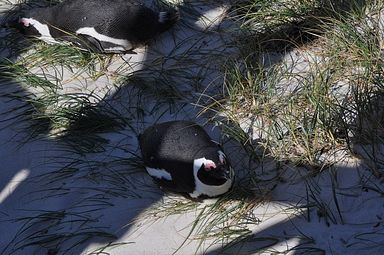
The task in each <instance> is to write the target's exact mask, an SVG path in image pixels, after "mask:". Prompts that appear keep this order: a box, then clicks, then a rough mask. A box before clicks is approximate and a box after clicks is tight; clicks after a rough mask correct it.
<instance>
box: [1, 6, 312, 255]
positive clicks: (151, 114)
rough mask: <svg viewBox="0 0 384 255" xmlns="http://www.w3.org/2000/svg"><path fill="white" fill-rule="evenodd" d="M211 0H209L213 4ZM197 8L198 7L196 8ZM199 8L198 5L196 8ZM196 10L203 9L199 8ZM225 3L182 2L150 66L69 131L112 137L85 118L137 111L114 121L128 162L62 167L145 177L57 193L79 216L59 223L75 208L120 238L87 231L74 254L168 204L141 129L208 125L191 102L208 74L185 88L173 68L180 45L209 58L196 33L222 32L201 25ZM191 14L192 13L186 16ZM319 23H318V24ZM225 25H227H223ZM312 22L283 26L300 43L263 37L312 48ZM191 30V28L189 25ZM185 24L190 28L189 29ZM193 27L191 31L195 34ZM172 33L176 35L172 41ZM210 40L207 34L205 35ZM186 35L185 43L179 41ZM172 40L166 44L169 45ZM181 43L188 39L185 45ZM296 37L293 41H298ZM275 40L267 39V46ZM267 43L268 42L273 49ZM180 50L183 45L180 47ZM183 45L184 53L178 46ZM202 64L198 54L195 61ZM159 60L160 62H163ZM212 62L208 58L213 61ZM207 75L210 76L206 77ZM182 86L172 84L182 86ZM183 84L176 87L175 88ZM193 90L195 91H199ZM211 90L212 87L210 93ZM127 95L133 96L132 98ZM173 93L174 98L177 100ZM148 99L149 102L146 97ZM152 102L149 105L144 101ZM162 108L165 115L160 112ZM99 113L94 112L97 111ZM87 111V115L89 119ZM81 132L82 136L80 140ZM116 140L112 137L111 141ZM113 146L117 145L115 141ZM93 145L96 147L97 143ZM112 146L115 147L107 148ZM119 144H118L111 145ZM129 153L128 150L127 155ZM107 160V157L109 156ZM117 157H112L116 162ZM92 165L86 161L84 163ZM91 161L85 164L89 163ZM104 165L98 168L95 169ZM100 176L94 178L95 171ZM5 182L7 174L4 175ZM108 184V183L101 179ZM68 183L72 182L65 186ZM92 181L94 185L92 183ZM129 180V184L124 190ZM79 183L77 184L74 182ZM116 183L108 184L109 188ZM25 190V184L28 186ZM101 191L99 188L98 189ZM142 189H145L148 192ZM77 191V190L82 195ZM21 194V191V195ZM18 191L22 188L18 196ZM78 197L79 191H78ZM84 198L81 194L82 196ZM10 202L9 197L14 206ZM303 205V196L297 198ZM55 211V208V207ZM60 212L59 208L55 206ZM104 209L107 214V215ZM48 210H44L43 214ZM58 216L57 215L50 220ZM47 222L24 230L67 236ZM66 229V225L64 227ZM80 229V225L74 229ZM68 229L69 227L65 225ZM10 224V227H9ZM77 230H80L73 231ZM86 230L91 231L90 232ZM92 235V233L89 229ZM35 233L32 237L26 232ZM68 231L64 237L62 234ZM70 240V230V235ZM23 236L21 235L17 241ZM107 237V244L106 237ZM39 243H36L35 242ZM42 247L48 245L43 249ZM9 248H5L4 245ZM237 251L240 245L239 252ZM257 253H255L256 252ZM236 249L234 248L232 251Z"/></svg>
mask: <svg viewBox="0 0 384 255" xmlns="http://www.w3.org/2000/svg"><path fill="white" fill-rule="evenodd" d="M205 3H206V1H205ZM195 5H196V6H195ZM192 7H193V8H192ZM195 7H196V8H195ZM219 7H220V3H218V2H216V1H209V5H208V7H204V8H202V9H200V7H198V3H195V2H194V1H185V2H184V4H183V5H181V6H179V11H180V14H181V20H180V22H179V24H176V25H175V27H174V28H173V29H171V30H172V31H169V32H165V33H164V34H163V35H161V36H159V37H158V38H157V39H156V40H155V41H154V42H152V43H151V44H150V45H149V46H147V52H148V53H147V55H146V57H145V59H144V60H143V63H142V66H143V67H144V68H143V70H141V71H139V72H136V73H133V74H131V75H129V76H128V77H126V81H125V82H124V84H123V85H122V86H120V87H119V88H118V89H117V91H116V92H114V93H112V94H111V95H108V96H106V97H105V98H103V100H102V101H101V102H100V103H98V104H97V105H96V106H91V108H88V109H85V110H84V114H83V115H82V116H83V117H81V118H79V119H77V120H76V121H74V122H73V123H72V125H71V126H70V127H69V129H68V131H66V132H67V133H66V135H65V137H64V138H63V141H64V142H69V143H70V145H71V146H72V147H76V146H77V144H76V139H77V138H80V137H82V136H83V135H84V134H86V133H89V134H90V137H91V139H90V140H92V139H93V138H94V137H95V136H99V137H102V138H103V137H105V136H106V135H105V134H100V133H103V132H106V129H105V128H103V127H101V128H100V129H87V127H89V125H86V124H85V123H87V122H88V123H89V121H90V119H95V118H97V116H100V112H102V113H105V114H106V118H107V117H110V115H109V114H110V112H111V111H114V112H118V114H119V115H123V116H129V118H126V119H127V120H126V121H123V122H120V121H116V122H112V124H111V125H112V126H114V128H116V129H117V130H118V132H119V133H121V134H122V135H121V136H120V137H119V139H120V138H121V139H122V140H123V141H125V142H126V143H127V146H126V147H125V148H126V150H125V151H124V149H123V150H120V151H119V152H117V153H116V154H117V156H116V158H117V157H119V158H121V161H119V162H120V163H121V164H120V166H118V167H117V168H109V165H108V164H105V165H104V166H108V167H105V168H103V167H100V165H96V166H95V167H93V165H92V161H93V160H94V161H100V159H99V158H98V156H94V155H93V153H90V154H91V155H86V156H87V160H84V161H81V162H80V163H81V164H79V165H76V163H78V162H79V160H78V158H76V157H74V158H73V161H76V163H74V162H71V160H69V161H70V162H67V161H66V162H65V164H66V166H65V167H62V166H60V168H61V169H65V170H66V171H69V170H70V168H71V167H72V168H76V167H78V168H80V167H83V168H84V169H85V172H87V173H86V175H89V176H92V177H93V178H95V182H100V180H102V179H97V176H98V175H102V174H105V172H103V171H105V170H106V169H108V170H111V172H114V173H116V174H117V175H119V176H120V175H124V174H129V176H130V174H131V173H130V172H129V171H127V170H126V169H127V168H129V169H131V168H132V169H137V168H139V169H141V170H142V171H141V170H140V171H141V172H139V173H138V174H137V175H135V176H133V177H132V179H135V181H134V182H132V181H131V180H128V179H130V178H131V177H129V178H123V177H122V179H119V181H118V182H117V183H115V184H116V186H117V187H119V188H122V189H121V190H120V192H112V191H114V190H115V189H111V190H112V191H108V190H107V189H104V190H103V189H101V188H100V187H99V186H97V185H96V187H97V188H100V189H98V192H94V194H86V195H84V192H83V190H82V189H78V188H76V189H74V191H72V194H66V195H62V196H52V197H50V199H53V200H54V201H55V202H56V203H59V204H61V206H60V207H58V208H56V211H67V212H71V213H72V214H71V215H70V214H68V215H66V214H63V216H62V218H60V221H58V220H57V219H55V220H54V223H55V224H57V223H58V224H63V222H65V221H66V220H68V217H75V216H74V215H75V212H77V213H78V214H79V215H81V214H83V215H87V217H88V218H87V220H88V222H87V223H86V225H87V226H88V227H89V228H90V229H97V228H102V227H103V226H108V229H107V231H106V232H108V233H113V234H114V235H113V236H112V235H111V236H107V235H103V233H104V232H102V231H100V232H97V231H95V234H94V235H88V236H87V235H85V237H87V238H88V239H86V240H85V241H82V242H80V243H79V244H78V245H77V246H76V248H75V249H73V250H69V251H67V253H73V254H80V253H82V252H85V251H86V246H87V245H89V243H94V242H99V243H106V242H111V243H113V242H114V241H116V240H119V239H120V238H122V237H123V236H124V235H125V234H126V233H127V232H129V231H130V230H131V227H130V224H131V222H132V221H134V220H135V219H136V218H137V216H138V215H139V214H140V213H142V212H143V211H145V210H146V209H147V208H149V207H150V206H151V205H153V204H155V203H156V202H159V201H161V199H162V193H161V192H158V191H157V189H156V187H155V186H154V185H153V184H151V180H150V179H149V177H147V176H146V174H144V171H145V170H144V168H143V167H142V162H141V161H140V153H139V151H138V146H137V140H136V136H137V135H138V134H139V133H141V132H142V131H143V130H144V128H145V127H147V126H149V125H151V124H153V123H156V122H161V121H163V120H169V119H172V120H175V119H189V120H194V121H197V122H200V123H201V124H203V123H204V119H202V118H200V119H196V118H195V116H196V114H197V113H198V111H199V110H198V109H197V108H195V107H193V106H191V105H190V104H189V103H190V102H188V100H189V99H193V97H192V93H193V91H194V90H193V89H195V88H197V89H199V83H201V82H202V81H203V80H204V77H197V76H198V75H196V77H197V78H196V81H197V82H196V84H192V85H190V86H189V87H187V88H185V87H183V86H180V83H183V82H184V81H183V80H181V81H179V82H178V81H177V79H176V80H175V79H171V78H172V77H169V76H170V75H171V74H172V73H171V72H170V71H172V70H173V68H172V67H174V66H177V65H178V63H179V62H178V61H181V60H183V59H176V58H175V57H174V55H177V54H181V55H182V52H183V50H182V49H181V47H180V46H183V47H186V48H190V49H193V52H194V53H196V55H195V56H196V57H197V58H202V57H203V55H199V54H198V53H199V51H204V50H205V49H204V47H203V46H206V45H207V44H210V41H207V40H205V39H202V38H200V39H199V38H195V37H194V36H193V35H194V34H196V33H201V34H202V35H203V34H209V35H213V36H218V34H216V33H215V32H212V31H209V30H207V31H204V29H202V28H201V26H198V25H196V22H197V21H199V20H200V19H201V17H202V16H203V14H204V13H208V12H209V11H211V10H215V9H216V8H219ZM186 17H188V18H186ZM311 24H313V22H311ZM217 26H220V22H219V25H217ZM305 27H306V25H305V22H304V23H299V24H297V23H294V24H288V25H287V27H285V28H282V31H289V29H292V34H295V35H296V36H295V38H296V42H295V43H293V44H292V43H288V45H287V43H283V42H284V41H286V40H285V39H284V40H281V33H275V34H274V35H270V34H268V33H264V34H258V35H257V36H259V37H260V36H265V37H266V38H269V39H268V40H266V42H270V41H279V42H280V41H281V42H282V44H281V45H277V46H274V47H275V48H273V49H270V50H271V51H272V50H280V52H285V51H288V50H291V49H293V48H295V47H298V45H301V46H304V45H305V44H307V43H310V42H311V40H313V39H314V38H311V37H310V36H308V38H305V39H303V36H302V29H303V28H305ZM185 28H188V29H185ZM184 29H185V30H184ZM188 31H189V32H188ZM288 34H289V36H288V37H292V34H291V32H290V33H288ZM178 36H179V37H181V39H178V38H177V37H178ZM166 38H168V39H169V40H166ZM205 38H207V37H205ZM178 40H179V41H178ZM165 41H166V42H165ZM180 41H181V42H180ZM291 41H292V40H291ZM266 45H267V43H266ZM265 47H266V46H265ZM268 47H270V44H269V43H268ZM175 48H176V49H175ZM178 50H179V51H178ZM159 60H160V64H158V62H157V61H159ZM192 60H194V61H195V59H192ZM192 60H187V62H190V61H192ZM280 60H281V58H280V57H278V58H277V59H274V60H273V61H272V62H273V63H276V62H278V61H280ZM156 63H157V64H156ZM205 64H206V63H205ZM192 70H193V71H196V72H197V73H198V71H199V68H196V67H192ZM207 76H208V79H209V78H211V79H213V77H214V73H213V74H211V73H209V74H208V75H207ZM205 78H206V77H205ZM176 82H177V84H172V83H176ZM12 86H14V87H15V88H17V89H15V91H18V90H20V88H21V87H19V86H17V83H14V84H13V85H12ZM175 86H176V87H175ZM191 88H193V89H191ZM209 89H211V90H215V87H212V86H210V87H209ZM205 92H206V93H208V92H207V90H205ZM164 95H168V96H169V97H168V98H167V99H166V100H164ZM127 98H128V99H129V100H127ZM169 98H170V99H169ZM143 101H144V102H143ZM143 103H144V104H143ZM155 112H157V113H155ZM93 114H94V115H93ZM84 116H85V117H84ZM127 127H129V128H128V129H129V130H128V131H127V132H125V131H124V130H126V129H127ZM75 137H76V139H74V138H75ZM114 139H115V138H110V137H107V138H106V139H102V142H101V147H103V146H105V144H108V143H113V141H114ZM111 141H112V142H111ZM112 145H113V144H112ZM92 146H93V145H92ZM107 147H108V146H107ZM111 147H113V146H111ZM109 152H110V151H109V150H108V149H103V150H102V151H101V154H103V153H105V154H104V157H103V158H104V159H105V160H106V161H108V159H107V157H108V153H109ZM124 152H125V153H124ZM127 152H129V153H128V154H129V155H132V156H128V157H132V158H134V159H136V160H132V161H130V160H126V159H125V158H127ZM101 161H102V160H101ZM108 162H109V161H108ZM83 163H84V164H83ZM82 164H83V165H82ZM95 168H98V169H95ZM50 170H51V171H52V172H55V169H50ZM56 174H57V175H58V176H59V175H60V174H63V172H60V171H57V173H56ZM93 175H94V176H93ZM106 175H107V176H111V175H109V174H106ZM74 177H76V178H77V177H82V178H84V175H81V174H78V175H75V176H73V175H68V177H65V176H64V177H60V178H57V180H55V181H52V182H51V183H50V185H51V186H55V185H57V184H58V183H62V184H63V183H66V184H65V185H69V184H68V183H71V182H73V183H76V180H73V179H74ZM2 179H3V177H2ZM10 179H11V177H8V178H7V180H6V181H5V182H2V183H4V185H5V184H6V183H7V182H8V181H9V180H10ZM113 181H117V179H116V178H115V176H113V178H112V182H111V183H113ZM27 182H28V179H27V180H25V181H24V182H23V183H22V184H21V186H22V185H27ZM98 184H100V183H98ZM65 185H64V187H65ZM87 185H89V184H87ZM124 185H126V186H127V187H124ZM74 186H75V185H74ZM107 186H108V185H107ZM18 189H20V190H23V188H18ZM24 189H25V188H24ZM95 190H96V189H95ZM132 190H136V191H137V190H140V192H139V193H141V194H134V196H133V197H134V198H133V199H131V198H129V197H130V195H131V192H132ZM141 190H143V191H142V192H141ZM76 191H77V192H76ZM16 193H17V192H16ZM16 193H14V195H11V196H14V197H15V198H16V197H17V196H16ZM74 194H75V195H74ZM74 196H76V197H74ZM89 199H94V201H101V202H103V203H105V205H106V204H109V205H112V206H107V205H106V206H105V207H103V208H97V210H96V209H95V211H96V212H95V214H92V213H90V211H92V209H89V207H90V205H89V204H87V202H88V201H89ZM238 199H239V200H241V199H243V198H242V197H239V198H238ZM6 202H7V200H5V202H3V203H6ZM75 202H77V203H78V207H73V204H74V203H75ZM292 202H296V201H292ZM81 206H83V207H84V208H86V210H84V211H76V210H78V208H79V207H81ZM42 208H47V207H46V206H43V207H42ZM47 211H48V209H47ZM52 211H53V210H52ZM100 212H101V213H100ZM40 215H42V214H40ZM50 220H52V218H50ZM295 220H297V221H301V219H299V218H297V219H296V218H295V219H293V220H292V221H295ZM292 221H289V222H284V223H279V224H274V225H272V226H271V227H269V228H267V229H265V230H262V231H260V232H257V233H255V234H252V235H249V236H248V237H247V238H246V239H244V242H240V243H238V244H233V246H232V248H233V249H234V250H236V249H239V248H241V247H243V246H244V243H246V244H247V245H249V250H248V251H241V252H237V253H239V254H252V253H255V252H258V251H262V250H263V249H265V248H267V247H271V246H272V245H274V244H275V243H276V239H274V238H275V237H273V238H271V239H270V240H267V241H265V240H263V241H262V243H260V242H258V241H260V240H259V239H258V237H259V236H260V237H264V236H270V235H274V234H275V233H281V232H284V230H285V229H287V228H290V227H292V224H291V223H292ZM78 222H79V223H76V221H71V224H72V225H73V226H79V228H80V225H81V224H83V223H84V221H80V220H79V221H78ZM41 223H44V224H45V223H46V222H44V221H41V222H39V221H36V222H33V224H30V225H29V228H28V231H25V232H24V233H23V235H27V234H28V233H35V234H36V233H37V234H40V235H41V236H42V237H44V235H43V233H45V232H44V231H49V232H53V233H54V232H55V231H56V233H60V229H56V228H55V226H54V224H50V225H49V226H48V227H47V228H41ZM63 226H65V225H63ZM73 226H72V227H73ZM65 227H67V226H65ZM1 229H5V228H1ZM72 230H73V229H72ZM82 230H84V229H82ZM84 232H85V231H84ZM25 233H27V234H25ZM21 236H22V235H20V236H19V237H18V238H21ZM58 236H60V235H58ZM62 237H64V235H62ZM17 240H18V241H20V240H21V239H17ZM106 240H107V241H106ZM65 242H66V241H65V239H64V238H62V239H58V240H53V241H50V240H46V241H45V240H43V239H40V243H39V242H37V243H35V245H37V246H38V248H39V250H38V251H41V249H43V250H44V251H46V252H47V253H48V254H61V253H63V251H62V250H61V246H63V245H65ZM32 245H34V244H31V246H32ZM39 245H40V247H39ZM10 249H11V248H10V246H7V247H6V249H3V250H2V251H3V252H4V254H7V253H9V251H10ZM127 249H129V246H127ZM0 251H1V250H0ZM232 251H233V250H232ZM251 251H252V252H251ZM222 252H223V251H222V250H221V249H217V250H214V251H209V252H208V253H206V254H224V253H222ZM20 254H22V253H20ZM228 254H233V253H228ZM294 254H300V253H296V252H295V253H294Z"/></svg>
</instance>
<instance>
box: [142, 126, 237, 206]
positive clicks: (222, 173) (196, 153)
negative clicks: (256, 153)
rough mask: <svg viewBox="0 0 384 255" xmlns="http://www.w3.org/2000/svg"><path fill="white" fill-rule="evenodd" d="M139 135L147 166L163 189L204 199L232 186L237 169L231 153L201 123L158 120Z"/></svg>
mask: <svg viewBox="0 0 384 255" xmlns="http://www.w3.org/2000/svg"><path fill="white" fill-rule="evenodd" d="M138 139H139V145H140V149H141V155H142V158H143V161H144V165H145V168H146V170H147V172H148V174H149V175H150V176H151V177H152V178H153V179H154V180H155V182H156V183H157V184H158V185H159V186H160V187H161V188H162V189H163V190H165V191H170V192H175V193H181V194H186V195H187V196H188V197H190V198H192V199H201V198H206V197H208V198H211V197H217V196H219V195H222V194H224V193H226V192H227V191H229V190H230V189H231V187H232V184H233V181H234V171H233V169H232V167H231V165H230V162H229V160H228V157H227V156H226V154H225V153H224V151H223V149H222V148H221V146H220V145H219V144H218V143H216V142H214V141H213V140H212V139H211V138H210V137H209V135H208V134H207V133H206V132H205V130H204V129H203V128H202V127H201V126H199V125H198V124H196V123H194V122H191V121H169V122H164V123H160V124H155V125H153V126H151V127H149V128H147V129H146V130H145V131H144V132H143V133H142V134H140V135H139V137H138Z"/></svg>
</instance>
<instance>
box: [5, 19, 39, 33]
mask: <svg viewBox="0 0 384 255" xmlns="http://www.w3.org/2000/svg"><path fill="white" fill-rule="evenodd" d="M30 20H31V19H28V18H23V17H20V18H18V19H16V20H13V21H9V22H8V23H7V27H10V28H13V29H16V30H17V31H19V32H20V33H22V34H24V35H27V36H40V35H41V34H40V33H39V31H38V30H37V29H36V28H35V26H34V25H33V22H31V21H30Z"/></svg>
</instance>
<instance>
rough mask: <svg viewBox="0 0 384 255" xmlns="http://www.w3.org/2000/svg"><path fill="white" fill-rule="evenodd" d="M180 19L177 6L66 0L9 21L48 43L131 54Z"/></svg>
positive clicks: (126, 0)
mask: <svg viewBox="0 0 384 255" xmlns="http://www.w3.org/2000/svg"><path fill="white" fill-rule="evenodd" d="M178 19H179V13H178V11H177V10H176V9H169V10H164V11H160V12H156V11H154V10H152V9H150V8H148V7H146V6H144V5H143V4H142V3H140V2H137V1H134V0H66V1H63V2H61V3H59V4H57V5H55V6H52V7H46V8H35V9H32V10H29V11H25V12H24V13H23V14H22V15H21V16H20V17H19V18H18V19H17V20H15V21H13V22H9V23H8V24H9V25H8V27H14V28H16V29H17V30H19V31H20V32H21V33H23V34H25V35H26V36H34V37H37V38H38V39H41V40H43V41H45V42H47V43H50V44H53V43H62V42H64V43H65V42H70V43H74V44H75V45H77V46H78V47H80V48H82V49H85V50H90V51H93V52H98V53H126V52H131V53H133V49H135V48H136V47H139V46H142V45H145V44H147V43H148V42H149V41H150V40H151V39H153V38H155V37H156V36H158V35H159V34H160V33H162V32H164V31H166V30H167V29H169V28H170V27H172V25H173V24H174V23H176V21H177V20H178Z"/></svg>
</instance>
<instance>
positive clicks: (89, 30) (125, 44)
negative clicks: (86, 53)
mask: <svg viewBox="0 0 384 255" xmlns="http://www.w3.org/2000/svg"><path fill="white" fill-rule="evenodd" d="M76 34H81V35H88V36H92V37H93V38H95V39H97V40H99V41H101V42H108V43H112V44H114V45H116V46H114V47H110V48H107V49H104V50H105V51H125V50H131V49H132V48H133V45H132V44H131V43H130V42H129V41H128V40H125V39H117V38H113V37H109V36H106V35H103V34H100V33H98V32H97V31H96V29H95V28H93V27H82V28H79V29H78V30H76Z"/></svg>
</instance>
